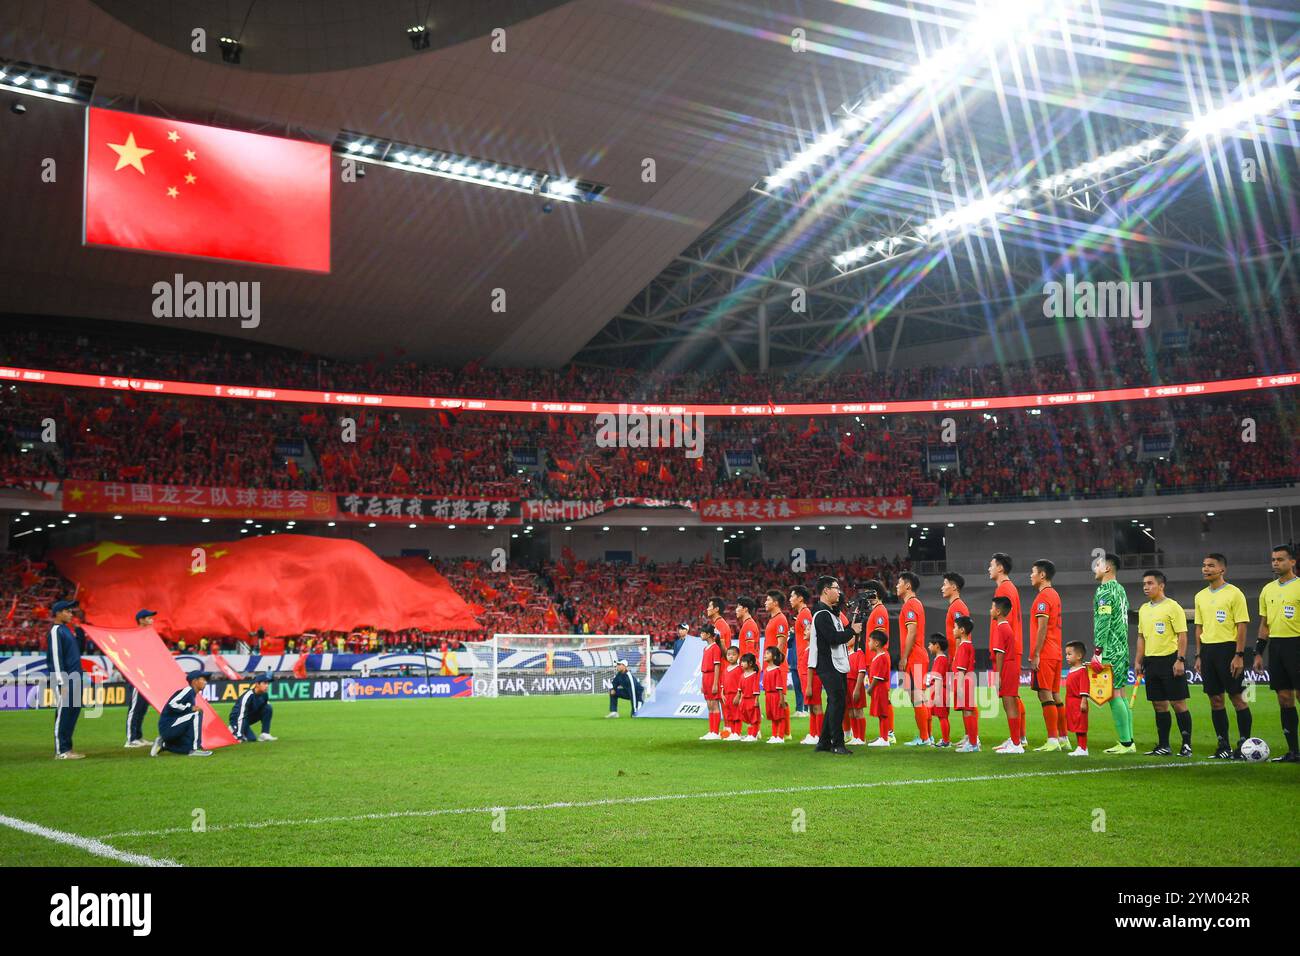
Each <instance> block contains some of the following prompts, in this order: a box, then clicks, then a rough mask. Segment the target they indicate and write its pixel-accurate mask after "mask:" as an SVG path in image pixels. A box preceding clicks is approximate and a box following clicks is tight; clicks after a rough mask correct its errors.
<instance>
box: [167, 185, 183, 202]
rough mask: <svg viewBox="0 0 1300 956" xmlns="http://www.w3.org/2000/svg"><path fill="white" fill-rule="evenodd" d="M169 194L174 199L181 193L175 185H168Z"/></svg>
mask: <svg viewBox="0 0 1300 956" xmlns="http://www.w3.org/2000/svg"><path fill="white" fill-rule="evenodd" d="M167 195H168V196H170V197H171V198H172V199H175V198H176V197H177V196H179V195H180V193H179V192H178V191H177V190H176V187H175V186H168V187H167Z"/></svg>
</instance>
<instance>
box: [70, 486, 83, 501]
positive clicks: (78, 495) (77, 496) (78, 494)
mask: <svg viewBox="0 0 1300 956" xmlns="http://www.w3.org/2000/svg"><path fill="white" fill-rule="evenodd" d="M68 497H69V498H71V499H72V500H73V501H80V500H81V499H82V498H84V497H86V493H85V492H84V491H82V490H81V489H80V488H73V489H72V490H71V491H69V492H68Z"/></svg>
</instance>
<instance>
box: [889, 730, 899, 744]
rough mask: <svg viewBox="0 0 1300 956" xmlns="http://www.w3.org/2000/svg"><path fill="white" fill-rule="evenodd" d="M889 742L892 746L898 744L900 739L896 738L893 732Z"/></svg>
mask: <svg viewBox="0 0 1300 956" xmlns="http://www.w3.org/2000/svg"><path fill="white" fill-rule="evenodd" d="M889 742H890V744H896V743H898V738H897V737H895V736H894V732H893V731H892V730H891V731H890V732H889Z"/></svg>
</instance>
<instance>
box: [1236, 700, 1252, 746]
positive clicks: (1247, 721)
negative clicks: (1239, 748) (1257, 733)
mask: <svg viewBox="0 0 1300 956" xmlns="http://www.w3.org/2000/svg"><path fill="white" fill-rule="evenodd" d="M1250 725H1251V716H1250V708H1249V707H1243V708H1241V710H1239V711H1237V735H1238V736H1239V737H1240V738H1241V739H1242V740H1246V739H1247V738H1248V737H1250Z"/></svg>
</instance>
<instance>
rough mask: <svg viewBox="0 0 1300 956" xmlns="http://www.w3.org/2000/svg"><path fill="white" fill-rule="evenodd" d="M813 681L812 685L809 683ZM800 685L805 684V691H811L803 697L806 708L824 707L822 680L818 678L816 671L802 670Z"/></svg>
mask: <svg viewBox="0 0 1300 956" xmlns="http://www.w3.org/2000/svg"><path fill="white" fill-rule="evenodd" d="M809 680H811V681H812V684H811V685H810V684H809V683H808V682H809ZM799 683H801V684H803V687H804V690H806V691H809V693H806V694H804V695H803V702H804V706H805V707H820V706H821V705H822V679H821V678H820V677H818V676H817V672H816V671H815V670H813V671H809V670H802V671H800V672H799Z"/></svg>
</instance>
